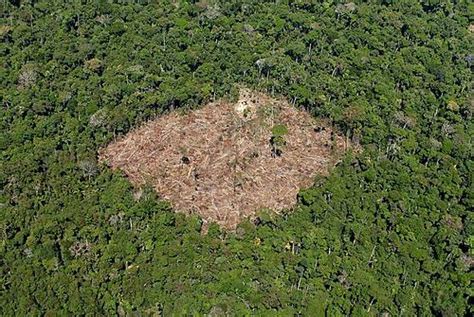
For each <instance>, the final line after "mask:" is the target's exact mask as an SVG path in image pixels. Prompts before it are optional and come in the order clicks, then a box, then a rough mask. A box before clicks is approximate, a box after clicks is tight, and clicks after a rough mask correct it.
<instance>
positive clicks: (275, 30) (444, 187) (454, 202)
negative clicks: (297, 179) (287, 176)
mask: <svg viewBox="0 0 474 317" xmlns="http://www.w3.org/2000/svg"><path fill="white" fill-rule="evenodd" d="M473 10H474V7H473V6H472V4H470V3H469V2H467V1H457V2H447V1H408V0H401V1H376V0H372V1H365V2H362V1H354V3H352V4H349V3H347V4H346V3H343V2H341V1H303V0H302V1H278V2H275V1H269V2H266V1H256V0H244V1H219V2H214V1H200V2H197V3H194V2H189V3H188V2H184V1H183V2H181V1H172V2H169V3H168V2H164V1H159V2H156V3H151V2H150V3H148V2H146V1H141V2H139V3H135V4H132V3H130V4H120V3H117V4H111V3H109V2H106V1H96V2H94V3H93V4H82V2H79V1H74V2H62V1H3V2H2V4H1V12H2V14H1V21H2V22H1V25H2V26H1V27H0V37H1V39H2V42H1V44H0V50H1V52H2V57H3V58H2V68H1V70H0V80H1V82H2V85H1V88H0V89H1V91H0V92H1V93H0V96H1V97H0V98H1V111H0V131H1V132H0V150H1V151H0V209H1V212H0V237H1V243H0V263H1V265H0V269H1V274H0V280H1V289H0V292H1V293H0V314H1V315H5V316H9V315H49V314H59V315H86V314H88V315H90V314H99V315H114V314H118V315H126V314H131V313H133V312H140V313H143V314H150V315H151V314H163V315H170V314H171V313H174V314H176V315H185V314H188V315H201V314H208V313H213V314H216V315H219V314H225V313H228V314H232V315H247V314H250V313H258V314H262V315H265V314H274V313H275V312H276V311H278V312H279V314H280V315H291V314H302V315H315V314H316V315H320V314H327V315H331V316H332V315H370V314H372V315H383V314H387V313H388V314H389V315H437V316H456V315H472V314H473V311H472V305H469V304H472V295H473V294H472V286H471V280H472V265H473V260H472V259H473V256H474V254H473V246H472V244H473V235H474V234H473V226H472V212H470V211H472V206H473V205H474V196H473V193H474V188H473V180H472V175H474V172H473V168H474V165H473V160H472V144H471V142H472V137H473V130H474V129H473V121H472V113H473V100H472V94H470V88H471V87H472V70H473V67H474V65H473V57H472V54H473V51H474V45H473V43H474V41H472V37H473V34H472V33H471V31H470V30H469V27H470V25H472V20H473V16H474V11H473ZM237 84H245V85H247V86H248V87H252V88H255V89H259V90H262V91H266V92H268V93H270V94H281V95H285V96H287V97H288V98H289V100H290V101H291V102H292V103H293V104H294V105H295V106H298V107H302V108H305V109H307V110H308V111H310V112H312V113H313V114H314V115H318V116H321V117H325V118H327V120H329V121H330V122H332V123H333V124H334V125H335V126H337V127H338V128H339V129H340V130H341V131H343V132H344V133H345V134H346V136H347V138H350V139H353V140H356V141H359V142H360V143H361V144H362V146H363V147H364V151H363V153H362V154H360V155H358V156H352V155H348V156H347V157H346V158H345V159H344V160H343V161H342V162H341V163H340V164H339V165H338V166H337V167H336V168H335V169H334V171H333V172H332V173H331V175H329V176H328V177H326V178H324V179H319V180H316V181H315V185H314V186H313V187H312V188H309V189H307V190H304V191H302V192H301V194H300V204H299V205H298V206H297V207H296V208H295V209H296V210H295V212H292V213H289V214H285V215H283V216H280V217H266V218H265V219H264V221H261V222H259V223H250V222H244V223H242V224H241V225H240V227H239V228H238V229H237V231H236V232H234V233H229V232H222V231H221V230H220V229H219V228H218V227H216V226H215V225H211V227H210V228H209V233H208V234H207V235H204V236H203V235H201V234H200V228H201V222H200V220H199V219H198V218H197V217H195V216H184V215H182V214H175V213H173V212H172V210H171V208H170V206H169V205H168V204H166V203H164V202H162V201H161V200H160V199H159V197H155V194H154V192H153V190H151V189H148V190H146V191H144V192H143V193H141V194H139V193H137V192H135V190H136V189H134V188H132V187H131V185H130V184H129V183H128V181H127V180H126V179H125V178H124V177H123V175H121V174H120V173H118V172H111V171H110V170H108V169H107V168H105V167H104V166H98V165H97V162H96V151H97V149H98V148H99V147H100V146H101V145H103V144H105V143H107V142H109V141H111V140H112V139H113V138H115V137H117V136H120V135H123V134H124V133H126V132H127V131H129V130H130V129H131V128H132V127H133V126H135V125H136V124H138V123H140V122H143V121H145V120H147V119H149V118H151V117H153V116H156V115H159V114H161V113H163V112H166V111H171V110H173V109H175V108H191V107H195V106H197V105H199V104H202V103H203V102H206V101H209V100H213V99H215V98H219V97H222V96H226V95H231V94H233V93H234V91H235V87H236V85H237ZM469 298H471V299H469ZM469 300H470V301H471V302H469Z"/></svg>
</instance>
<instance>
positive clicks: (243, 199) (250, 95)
mask: <svg viewBox="0 0 474 317" xmlns="http://www.w3.org/2000/svg"><path fill="white" fill-rule="evenodd" d="M276 125H284V126H286V128H287V130H288V133H287V134H286V135H283V137H282V139H283V141H284V142H283V143H284V144H283V145H281V146H279V150H280V151H281V153H279V154H281V155H280V156H278V155H276V154H275V146H274V145H272V142H271V139H272V128H273V127H275V126H276ZM346 146H347V145H346V144H345V142H344V138H343V137H342V136H339V135H336V134H335V133H334V132H333V131H332V130H331V128H330V127H329V126H327V125H324V124H323V123H322V122H318V121H316V120H315V119H314V118H312V117H311V115H310V114H308V113H307V112H305V111H301V110H298V109H296V108H294V107H292V106H290V105H289V104H288V103H287V102H286V101H285V100H282V99H272V98H270V97H268V96H266V95H264V94H261V93H255V92H251V91H249V90H245V89H242V90H241V92H240V98H239V101H238V102H237V103H235V104H232V103H229V102H227V101H224V100H222V101H217V102H214V103H210V104H208V105H206V106H204V107H202V108H200V109H198V110H195V111H192V112H189V113H187V114H179V113H170V114H167V115H164V116H162V117H159V118H157V119H155V120H152V121H149V122H148V123H146V124H144V125H143V126H141V127H138V128H137V129H135V130H133V131H131V132H130V133H128V134H127V135H125V136H124V137H122V138H120V139H118V140H116V141H114V142H112V143H111V144H109V145H108V146H107V147H106V148H103V149H102V150H101V151H100V152H99V160H100V161H101V162H106V163H107V164H108V165H109V166H111V167H112V168H113V169H117V168H118V169H121V170H123V171H124V172H125V174H126V175H127V176H128V177H129V178H130V180H131V182H132V183H133V184H134V185H136V186H141V185H143V184H145V183H149V184H151V185H153V186H154V188H155V189H156V191H157V192H158V193H159V195H160V196H161V197H162V198H164V199H167V200H169V201H170V202H171V204H172V205H173V207H174V208H175V209H176V210H177V211H179V212H186V213H198V214H199V215H200V216H201V217H202V218H203V220H204V221H212V222H217V223H218V224H219V225H221V226H222V227H224V228H227V229H234V228H235V227H236V225H237V224H238V223H239V221H240V220H241V219H242V218H245V217H253V216H255V214H256V212H257V211H258V210H260V209H263V208H268V209H271V210H274V211H275V212H279V211H281V210H282V209H287V208H291V207H292V206H293V205H294V204H295V203H296V198H297V193H298V191H299V190H300V189H301V188H304V187H309V186H310V185H311V184H312V182H313V177H314V176H315V175H316V174H326V173H327V172H328V170H329V168H330V167H331V166H332V165H334V164H335V162H336V161H337V160H338V159H339V158H340V156H341V154H342V153H343V152H344V150H345V148H346Z"/></svg>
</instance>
